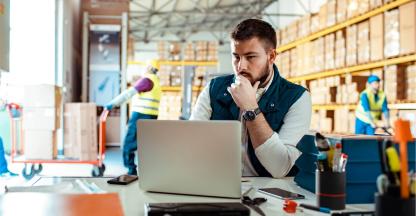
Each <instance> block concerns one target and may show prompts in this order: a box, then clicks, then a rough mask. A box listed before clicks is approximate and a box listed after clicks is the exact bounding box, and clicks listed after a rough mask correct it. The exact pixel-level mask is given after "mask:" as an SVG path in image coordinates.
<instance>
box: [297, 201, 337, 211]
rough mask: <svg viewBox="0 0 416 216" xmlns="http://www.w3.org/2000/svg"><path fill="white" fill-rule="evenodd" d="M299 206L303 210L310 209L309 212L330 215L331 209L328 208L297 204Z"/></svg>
mask: <svg viewBox="0 0 416 216" xmlns="http://www.w3.org/2000/svg"><path fill="white" fill-rule="evenodd" d="M299 206H300V207H302V208H305V209H310V210H314V211H319V212H323V213H331V209H329V208H324V207H318V206H313V205H308V204H305V203H301V204H299Z"/></svg>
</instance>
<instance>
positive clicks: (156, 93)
mask: <svg viewBox="0 0 416 216" xmlns="http://www.w3.org/2000/svg"><path fill="white" fill-rule="evenodd" d="M158 70H159V65H158V62H156V61H152V62H151V63H150V64H149V66H148V68H147V71H146V73H145V74H144V76H143V77H142V78H141V79H139V80H138V81H136V83H135V84H134V86H132V87H130V88H128V89H127V90H126V91H124V92H122V93H121V94H120V95H119V96H117V97H116V98H114V99H113V100H111V102H110V103H108V104H107V105H106V106H105V108H106V109H107V110H111V109H112V108H113V107H116V106H119V105H120V104H123V103H125V102H126V101H128V100H129V99H130V98H133V99H132V113H131V116H130V119H129V121H128V123H127V133H126V135H125V137H124V141H123V163H124V166H125V167H126V168H128V174H129V175H137V169H136V168H137V166H136V164H135V163H134V159H135V152H136V150H137V136H136V133H137V126H136V123H137V120H139V119H157V116H158V114H159V104H160V97H161V95H162V90H161V87H160V82H159V78H158V76H157V75H156V73H157V71H158Z"/></svg>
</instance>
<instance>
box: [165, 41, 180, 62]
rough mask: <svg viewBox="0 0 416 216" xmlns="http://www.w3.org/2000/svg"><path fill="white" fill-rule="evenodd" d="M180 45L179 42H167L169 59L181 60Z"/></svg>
mask: <svg viewBox="0 0 416 216" xmlns="http://www.w3.org/2000/svg"><path fill="white" fill-rule="evenodd" d="M181 50H182V46H181V43H179V42H170V44H169V58H168V59H169V60H172V61H179V60H181Z"/></svg>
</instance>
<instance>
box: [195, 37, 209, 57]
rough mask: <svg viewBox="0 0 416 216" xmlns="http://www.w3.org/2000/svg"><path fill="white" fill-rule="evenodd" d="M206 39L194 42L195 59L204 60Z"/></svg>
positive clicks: (206, 46)
mask: <svg viewBox="0 0 416 216" xmlns="http://www.w3.org/2000/svg"><path fill="white" fill-rule="evenodd" d="M207 48H208V42H207V41H197V42H196V60H197V61H206V60H207V55H208V52H207Z"/></svg>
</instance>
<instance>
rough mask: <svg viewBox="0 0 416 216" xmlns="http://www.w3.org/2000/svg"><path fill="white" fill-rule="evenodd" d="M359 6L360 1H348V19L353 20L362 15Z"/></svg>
mask: <svg viewBox="0 0 416 216" xmlns="http://www.w3.org/2000/svg"><path fill="white" fill-rule="evenodd" d="M359 4H360V1H359V0H348V6H347V18H352V17H355V16H357V15H359V14H360V13H359V11H358V7H359Z"/></svg>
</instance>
